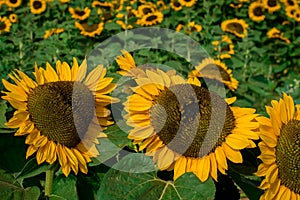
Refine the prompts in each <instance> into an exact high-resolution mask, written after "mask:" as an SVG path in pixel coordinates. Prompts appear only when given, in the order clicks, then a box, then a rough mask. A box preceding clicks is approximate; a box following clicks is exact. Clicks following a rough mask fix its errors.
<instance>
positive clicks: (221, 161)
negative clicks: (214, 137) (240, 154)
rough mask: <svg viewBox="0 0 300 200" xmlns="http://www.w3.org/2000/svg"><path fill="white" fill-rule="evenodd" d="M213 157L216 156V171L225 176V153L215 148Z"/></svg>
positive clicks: (219, 148)
mask: <svg viewBox="0 0 300 200" xmlns="http://www.w3.org/2000/svg"><path fill="white" fill-rule="evenodd" d="M215 156H216V161H217V164H218V169H219V171H220V172H221V173H222V174H225V170H227V168H228V166H227V161H226V156H225V153H224V152H223V150H222V148H221V147H219V146H218V147H217V148H216V149H215Z"/></svg>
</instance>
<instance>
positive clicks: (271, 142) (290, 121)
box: [256, 93, 300, 200]
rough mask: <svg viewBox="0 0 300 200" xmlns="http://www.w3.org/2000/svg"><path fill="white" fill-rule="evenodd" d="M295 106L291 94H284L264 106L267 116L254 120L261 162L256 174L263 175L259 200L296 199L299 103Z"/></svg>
mask: <svg viewBox="0 0 300 200" xmlns="http://www.w3.org/2000/svg"><path fill="white" fill-rule="evenodd" d="M296 108H297V110H295V105H294V101H293V99H292V97H291V96H288V95H286V94H285V93H284V94H283V98H280V100H279V101H276V100H273V101H272V106H267V107H266V110H267V113H268V114H269V116H270V118H266V117H259V118H258V119H257V120H258V121H259V122H260V133H259V135H260V138H261V140H262V141H261V142H260V143H259V144H258V146H259V148H260V151H261V155H260V156H259V158H260V159H261V160H262V163H261V164H260V165H259V167H258V171H257V173H256V175H258V176H265V178H264V180H263V181H262V183H261V185H260V188H261V189H263V190H265V193H264V194H263V195H262V196H261V198H260V199H261V200H264V199H266V200H273V199H291V200H294V199H300V179H299V177H300V160H299V157H300V143H299V141H300V134H299V132H300V105H296Z"/></svg>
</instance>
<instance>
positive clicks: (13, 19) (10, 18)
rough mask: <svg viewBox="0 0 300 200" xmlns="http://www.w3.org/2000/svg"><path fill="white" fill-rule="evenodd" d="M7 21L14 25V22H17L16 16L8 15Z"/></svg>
mask: <svg viewBox="0 0 300 200" xmlns="http://www.w3.org/2000/svg"><path fill="white" fill-rule="evenodd" d="M9 21H10V22H11V23H16V22H18V16H17V15H16V14H14V13H13V14H10V15H9Z"/></svg>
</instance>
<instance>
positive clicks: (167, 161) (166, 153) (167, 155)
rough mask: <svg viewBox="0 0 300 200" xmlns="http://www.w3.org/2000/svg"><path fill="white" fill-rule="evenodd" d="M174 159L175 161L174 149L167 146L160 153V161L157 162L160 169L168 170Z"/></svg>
mask: <svg viewBox="0 0 300 200" xmlns="http://www.w3.org/2000/svg"><path fill="white" fill-rule="evenodd" d="M173 161H174V153H173V151H172V150H169V149H168V148H167V147H165V148H163V150H162V151H161V152H160V153H159V155H158V163H157V164H158V168H159V169H160V170H166V169H168V168H169V167H170V165H171V164H172V163H173Z"/></svg>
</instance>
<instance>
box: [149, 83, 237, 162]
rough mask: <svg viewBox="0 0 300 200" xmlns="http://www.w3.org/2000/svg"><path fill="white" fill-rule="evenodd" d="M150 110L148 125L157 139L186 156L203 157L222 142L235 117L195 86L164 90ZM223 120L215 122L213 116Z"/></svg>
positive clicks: (221, 102) (216, 98)
mask: <svg viewBox="0 0 300 200" xmlns="http://www.w3.org/2000/svg"><path fill="white" fill-rule="evenodd" d="M153 104H154V105H153V107H152V108H151V109H150V116H151V124H152V125H153V127H154V129H155V131H156V133H157V135H158V136H159V138H160V140H161V141H162V142H163V143H164V144H166V145H167V146H168V148H170V149H172V150H173V151H175V152H177V153H179V154H182V155H184V156H187V157H194V158H198V157H203V156H204V155H207V154H209V153H210V152H212V151H213V150H214V149H215V148H216V147H217V146H220V145H221V144H222V142H224V141H225V137H226V136H227V135H229V134H230V133H231V131H232V130H233V129H234V127H235V118H234V116H233V113H232V111H231V110H230V108H229V106H228V105H227V104H226V102H225V101H224V100H223V99H222V98H221V97H219V95H217V94H216V93H213V92H210V91H208V90H207V89H205V88H203V87H198V86H195V85H188V84H179V85H174V86H171V87H170V88H168V89H165V90H163V91H162V92H161V93H160V94H159V96H158V97H157V98H156V99H155V100H154V102H153ZM222 113H223V117H224V118H223V121H222V120H216V117H220V118H222Z"/></svg>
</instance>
